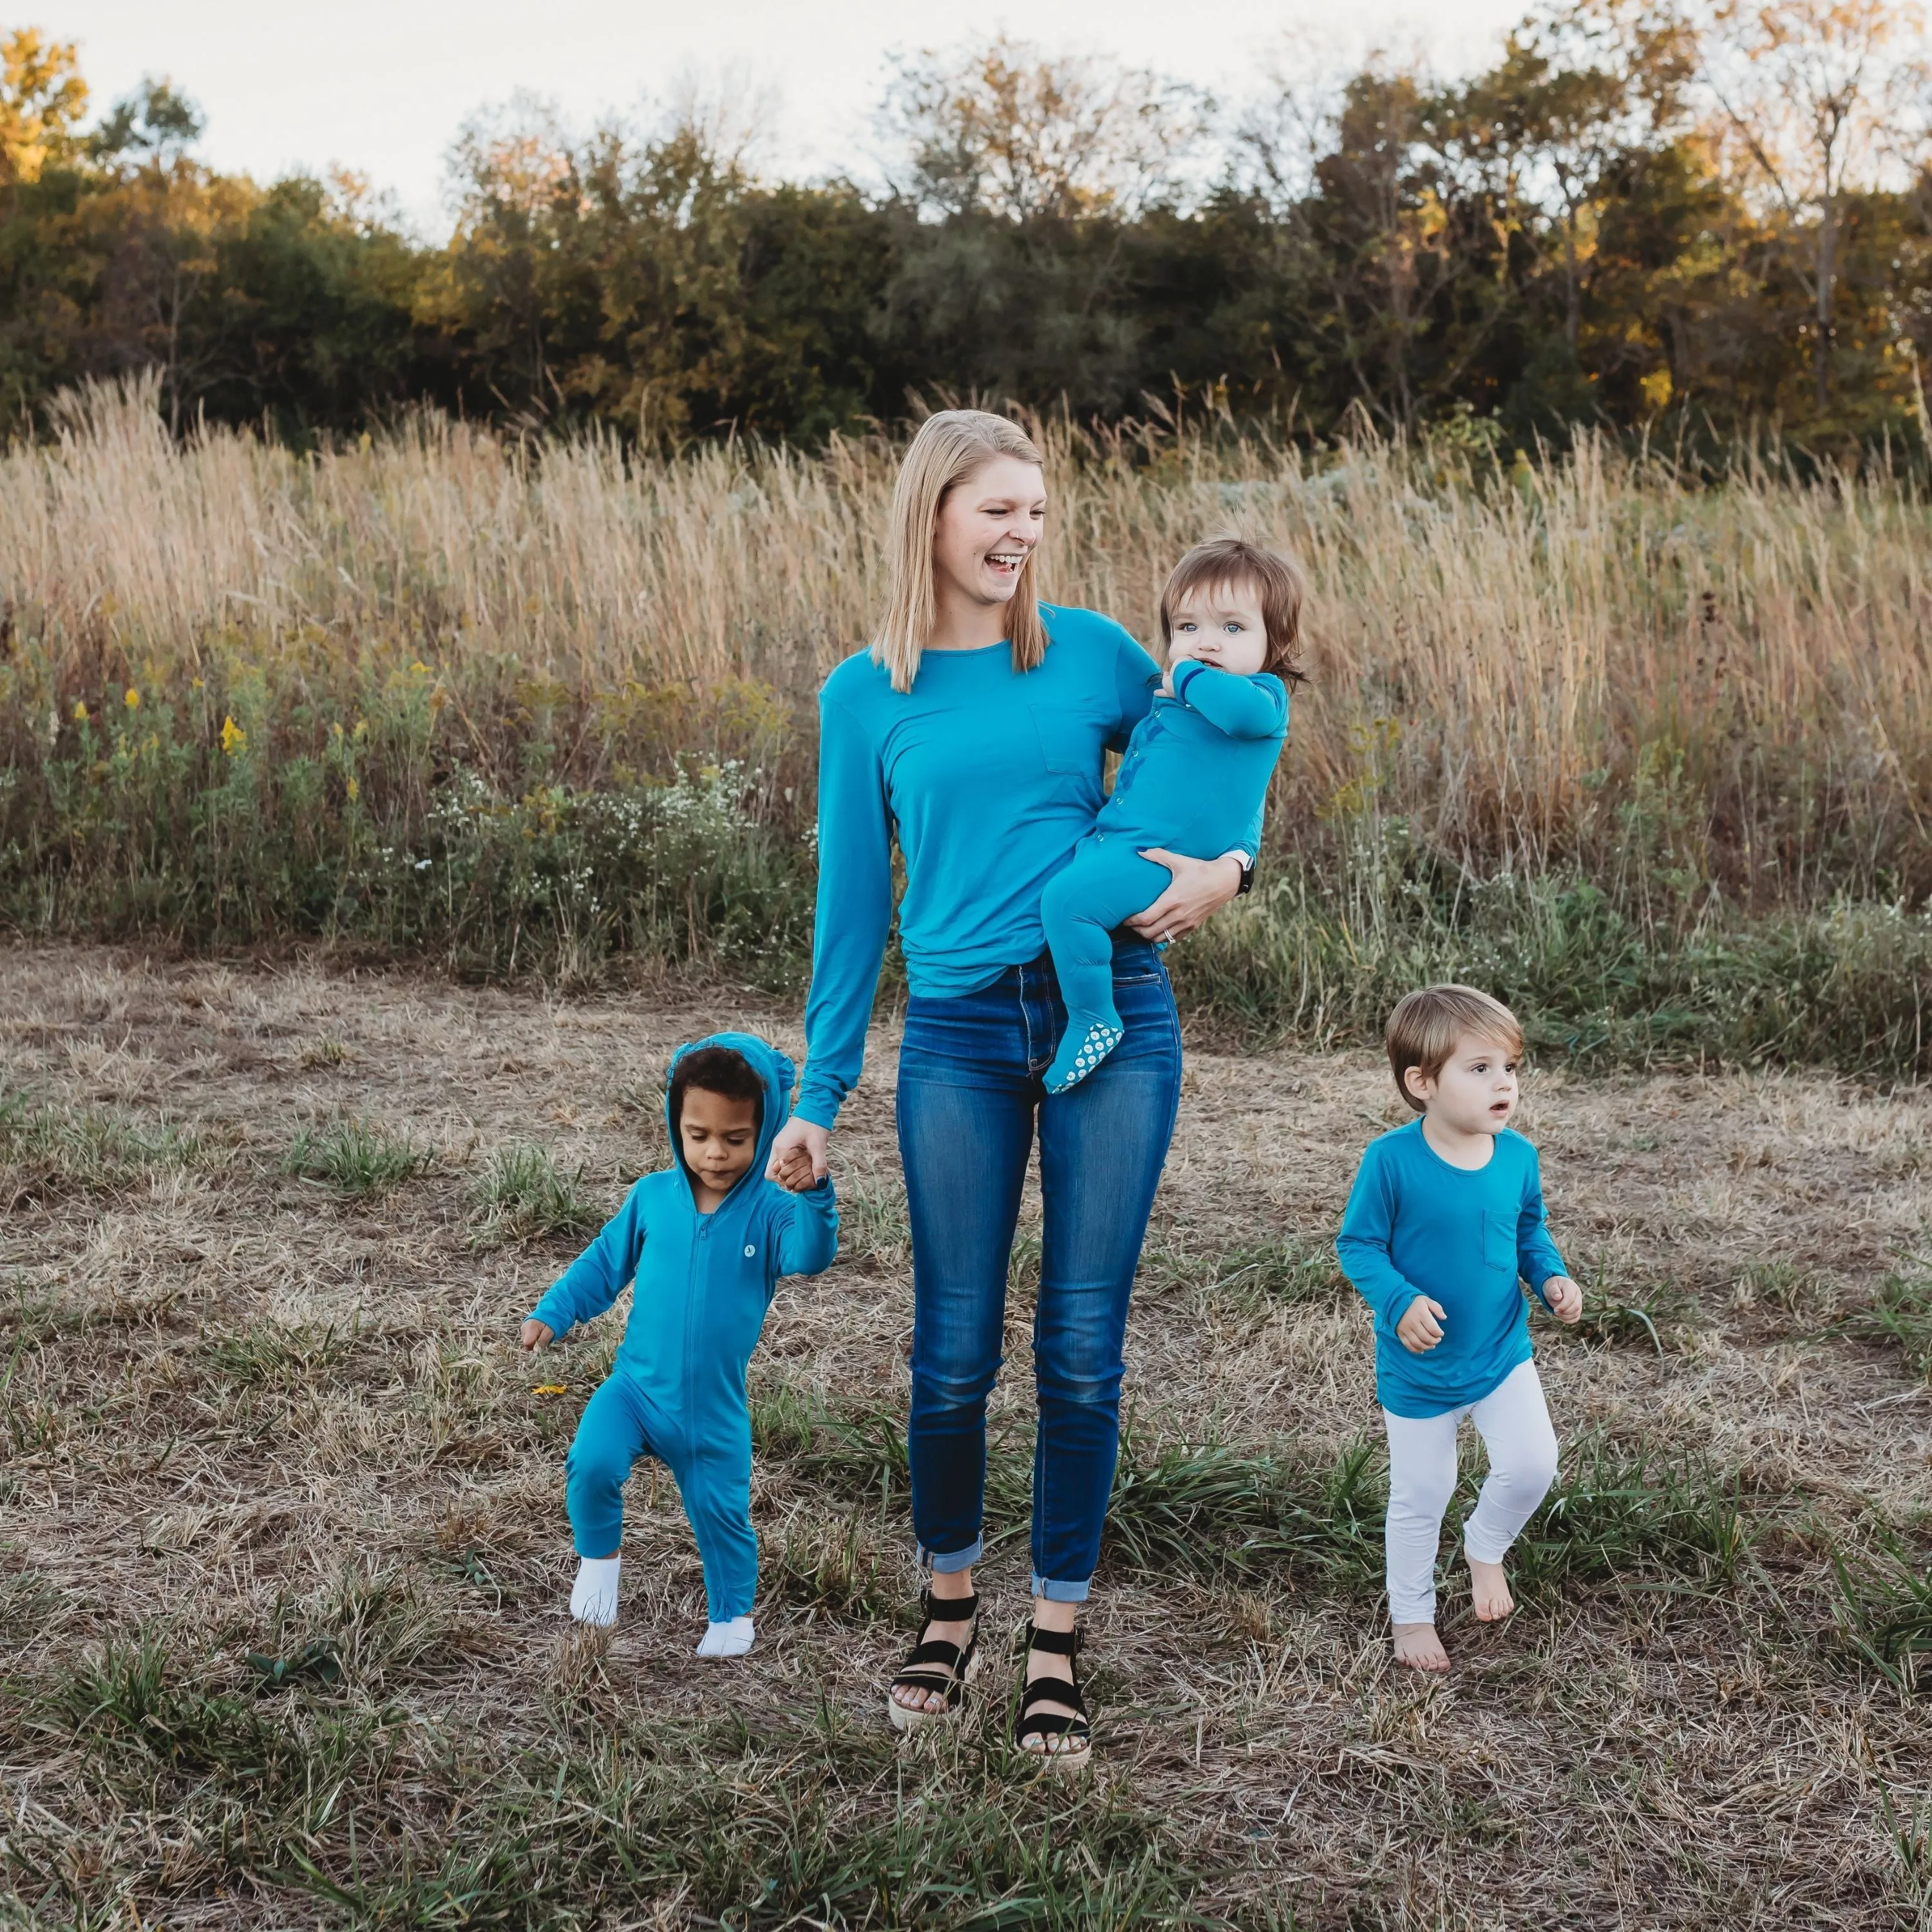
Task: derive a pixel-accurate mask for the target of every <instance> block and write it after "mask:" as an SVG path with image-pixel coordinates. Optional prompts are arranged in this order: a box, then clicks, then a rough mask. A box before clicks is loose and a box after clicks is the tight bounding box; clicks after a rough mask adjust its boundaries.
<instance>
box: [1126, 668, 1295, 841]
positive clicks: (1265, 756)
mask: <svg viewBox="0 0 1932 1932" xmlns="http://www.w3.org/2000/svg"><path fill="white" fill-rule="evenodd" d="M1173 683H1174V695H1173V696H1172V697H1156V698H1155V699H1154V706H1153V709H1151V710H1150V711H1149V712H1148V715H1146V716H1145V718H1142V720H1141V721H1140V722H1139V724H1136V726H1135V727H1134V733H1133V736H1132V737H1131V738H1130V739H1128V741H1127V755H1126V756H1125V757H1124V758H1123V759H1122V760H1121V770H1120V775H1119V776H1118V778H1115V781H1114V789H1113V791H1112V794H1111V795H1110V796H1109V798H1108V800H1107V802H1106V804H1105V805H1103V806H1102V808H1101V809H1100V817H1099V819H1098V820H1097V822H1096V823H1095V826H1094V829H1095V830H1096V831H1097V832H1100V833H1102V834H1103V835H1105V836H1106V838H1108V839H1109V841H1112V840H1114V839H1115V838H1118V839H1120V840H1121V841H1124V842H1131V843H1132V844H1135V845H1136V846H1139V847H1147V846H1149V845H1159V846H1161V847H1164V848H1165V849H1166V850H1168V851H1170V852H1181V853H1186V854H1187V856H1188V857H1189V858H1190V859H1217V858H1219V857H1220V855H1221V854H1222V853H1223V852H1226V851H1227V850H1230V849H1231V848H1232V847H1234V846H1235V845H1238V844H1240V843H1241V841H1243V840H1244V839H1251V838H1253V837H1254V836H1255V828H1256V825H1257V823H1258V822H1259V818H1260V815H1261V811H1262V806H1263V805H1265V803H1266V802H1267V799H1268V780H1269V779H1270V778H1272V777H1273V776H1274V768H1275V765H1276V763H1277V761H1278V760H1280V757H1281V748H1282V746H1283V744H1284V743H1285V742H1286V741H1287V738H1288V687H1287V686H1286V685H1284V684H1283V682H1282V681H1281V679H1280V678H1278V677H1274V676H1270V675H1269V674H1268V673H1266V672H1262V673H1258V674H1257V675H1256V676H1253V677H1238V676H1235V674H1234V673H1232V671H1225V670H1218V669H1217V668H1216V667H1214V665H1212V664H1202V663H1199V662H1198V661H1196V660H1195V659H1193V658H1186V659H1184V660H1183V661H1181V663H1179V664H1176V665H1175V667H1174V678H1173ZM1247 849H1248V850H1250V851H1252V850H1253V849H1254V848H1253V846H1252V845H1250V846H1249V847H1248V848H1247Z"/></svg>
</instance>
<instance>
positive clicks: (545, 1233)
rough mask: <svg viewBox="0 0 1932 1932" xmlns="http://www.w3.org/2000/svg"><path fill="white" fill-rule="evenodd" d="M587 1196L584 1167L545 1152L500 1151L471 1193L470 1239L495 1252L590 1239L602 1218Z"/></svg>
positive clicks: (527, 1148) (523, 1148) (529, 1149)
mask: <svg viewBox="0 0 1932 1932" xmlns="http://www.w3.org/2000/svg"><path fill="white" fill-rule="evenodd" d="M469 1199H470V1205H471V1207H472V1209H473V1210H474V1211H475V1223H474V1226H473V1227H472V1231H471V1236H470V1238H471V1239H472V1241H474V1242H475V1244H476V1246H477V1247H483V1248H493V1247H503V1246H505V1245H506V1244H509V1243H511V1242H516V1241H559V1240H563V1239H566V1238H573V1237H576V1236H579V1235H587V1234H589V1233H590V1232H592V1230H593V1229H595V1228H597V1227H598V1226H600V1225H601V1219H602V1217H601V1215H600V1214H598V1210H597V1208H596V1206H595V1204H594V1203H593V1202H591V1201H590V1200H589V1199H588V1198H587V1197H586V1196H585V1194H584V1193H583V1167H582V1166H581V1165H579V1166H576V1167H571V1168H566V1167H564V1166H562V1165H561V1164H560V1163H559V1162H558V1160H557V1159H556V1156H555V1155H553V1154H551V1153H550V1151H548V1150H547V1148H540V1147H532V1146H529V1145H523V1144H519V1145H514V1146H511V1147H505V1148H498V1149H497V1150H496V1152H495V1153H494V1154H492V1155H491V1156H490V1164H489V1166H487V1167H486V1168H485V1169H484V1171H483V1172H482V1174H481V1175H480V1176H479V1177H478V1179H477V1181H475V1184H474V1185H473V1186H472V1187H471V1189H470V1191H469Z"/></svg>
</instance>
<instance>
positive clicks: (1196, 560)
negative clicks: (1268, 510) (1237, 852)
mask: <svg viewBox="0 0 1932 1932" xmlns="http://www.w3.org/2000/svg"><path fill="white" fill-rule="evenodd" d="M1160 622H1161V629H1162V631H1163V633H1164V634H1165V635H1166V641H1167V646H1168V654H1169V657H1168V674H1167V677H1166V681H1165V682H1163V685H1162V687H1161V691H1160V695H1158V696H1157V697H1156V698H1155V699H1154V706H1153V708H1152V709H1151V710H1150V711H1149V712H1148V715H1146V716H1145V718H1142V720H1141V721H1140V723H1139V724H1137V725H1136V726H1135V727H1134V733H1133V736H1132V737H1131V738H1130V739H1129V740H1128V741H1127V751H1126V754H1125V755H1124V757H1122V759H1121V769H1120V772H1119V774H1118V776H1117V777H1116V778H1115V781H1114V790H1113V793H1112V796H1110V797H1109V799H1108V800H1107V802H1106V804H1105V805H1103V806H1102V807H1101V808H1100V815H1099V817H1097V819H1096V820H1094V829H1093V830H1092V831H1091V832H1088V835H1086V837H1085V838H1083V839H1082V840H1081V841H1080V843H1079V844H1078V845H1076V847H1074V848H1073V857H1072V858H1071V859H1069V860H1068V861H1067V865H1066V866H1065V868H1064V869H1063V870H1062V871H1060V872H1058V874H1055V877H1053V878H1052V879H1051V880H1049V881H1048V883H1047V887H1046V892H1045V893H1044V894H1043V896H1042V898H1041V900H1040V922H1041V924H1042V925H1043V926H1045V928H1046V944H1047V950H1049V952H1050V953H1052V956H1053V965H1054V971H1055V976H1056V977H1058V980H1059V982H1060V996H1061V999H1062V1000H1063V1001H1064V1002H1065V1003H1066V1006H1067V1031H1066V1032H1065V1034H1063V1035H1062V1036H1061V1047H1060V1051H1059V1052H1058V1053H1057V1054H1056V1055H1055V1056H1054V1059H1053V1062H1052V1065H1051V1066H1049V1067H1048V1068H1047V1070H1046V1091H1048V1092H1049V1094H1064V1093H1065V1092H1066V1091H1067V1089H1068V1088H1070V1087H1073V1086H1074V1085H1077V1084H1078V1083H1079V1082H1081V1081H1082V1080H1084V1079H1086V1077H1087V1076H1088V1074H1090V1073H1092V1072H1093V1071H1094V1068H1095V1067H1098V1066H1099V1065H1100V1063H1101V1062H1102V1061H1103V1060H1105V1059H1106V1057H1107V1055H1109V1054H1110V1053H1111V1052H1113V1050H1114V1049H1115V1047H1117V1046H1119V1044H1120V1043H1121V1038H1122V1037H1123V1036H1122V1028H1121V1016H1120V1013H1119V1012H1118V1010H1117V1009H1116V1007H1115V1004H1114V988H1113V980H1114V976H1113V960H1114V943H1113V932H1114V929H1115V927H1116V926H1120V925H1121V924H1122V923H1124V922H1125V921H1126V920H1127V919H1131V918H1132V917H1133V916H1134V914H1135V913H1139V912H1145V910H1147V908H1148V907H1149V906H1151V904H1153V903H1154V901H1155V900H1156V899H1157V898H1160V895H1161V894H1162V893H1163V892H1165V891H1166V889H1167V888H1168V886H1169V883H1171V882H1172V874H1171V873H1170V872H1169V871H1168V869H1167V868H1166V866H1165V865H1160V864H1159V863H1158V862H1156V861H1155V860H1154V859H1144V858H1142V856H1141V853H1142V850H1144V849H1145V848H1147V847H1152V846H1158V847H1162V848H1163V849H1165V850H1168V851H1170V852H1178V853H1181V855H1182V856H1184V857H1187V858H1190V859H1218V858H1220V857H1222V856H1223V855H1224V854H1226V853H1228V852H1229V851H1230V850H1233V849H1235V848H1236V847H1239V846H1240V845H1241V844H1242V842H1243V841H1245V840H1250V839H1252V838H1253V836H1254V829H1253V828H1254V827H1255V826H1257V825H1258V824H1259V822H1260V818H1261V811H1262V804H1263V802H1264V801H1265V799H1266V798H1267V796H1268V780H1269V779H1270V778H1271V777H1272V776H1273V775H1274V768H1275V765H1276V763H1277V760H1279V759H1280V757H1281V751H1282V746H1283V745H1284V744H1285V743H1286V742H1287V738H1288V687H1287V684H1286V682H1284V679H1291V680H1292V679H1298V676H1299V673H1298V672H1297V671H1296V670H1295V669H1294V667H1293V666H1292V663H1291V662H1290V658H1291V657H1292V653H1293V651H1294V648H1295V640H1296V638H1297V637H1298V634H1299V631H1300V624H1301V574H1300V573H1299V572H1298V571H1297V570H1296V568H1295V566H1294V565H1292V563H1290V562H1289V561H1288V559H1286V557H1283V556H1277V554H1276V553H1274V552H1273V551H1271V550H1262V549H1261V548H1259V547H1258V546H1256V545H1255V544H1248V543H1244V542H1241V541H1238V539H1235V538H1221V539H1218V540H1217V541H1214V542H1212V543H1205V544H1197V545H1196V547H1195V548H1193V550H1190V551H1189V552H1188V553H1187V555H1186V556H1184V557H1183V558H1182V559H1181V561H1180V562H1178V564H1176V565H1175V568H1174V574H1172V576H1171V577H1169V579H1168V581H1167V587H1166V589H1165V590H1164V591H1163V592H1162V594H1161V600H1160ZM1277 672H1278V673H1280V675H1279V676H1277V675H1276V673H1277Z"/></svg>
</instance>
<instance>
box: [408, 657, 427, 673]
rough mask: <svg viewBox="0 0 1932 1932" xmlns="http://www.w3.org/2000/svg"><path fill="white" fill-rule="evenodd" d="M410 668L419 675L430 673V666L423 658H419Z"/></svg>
mask: <svg viewBox="0 0 1932 1932" xmlns="http://www.w3.org/2000/svg"><path fill="white" fill-rule="evenodd" d="M410 670H413V671H414V672H415V673H416V676H419V677H427V676H428V675H429V666H428V664H425V663H424V662H423V661H422V658H417V659H416V662H415V663H414V664H411V665H410Z"/></svg>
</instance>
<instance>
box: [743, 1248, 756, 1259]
mask: <svg viewBox="0 0 1932 1932" xmlns="http://www.w3.org/2000/svg"><path fill="white" fill-rule="evenodd" d="M757 1252H758V1251H757V1249H756V1248H747V1249H746V1250H745V1260H747V1261H749V1260H750V1259H751V1257H752V1256H754V1254H756V1253H757Z"/></svg>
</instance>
